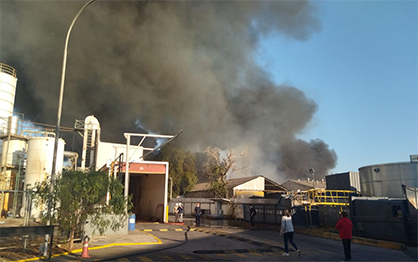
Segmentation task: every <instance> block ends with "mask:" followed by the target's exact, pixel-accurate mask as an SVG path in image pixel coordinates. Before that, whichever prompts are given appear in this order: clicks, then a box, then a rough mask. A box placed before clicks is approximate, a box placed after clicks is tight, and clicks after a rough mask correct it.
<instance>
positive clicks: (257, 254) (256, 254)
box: [249, 252, 263, 257]
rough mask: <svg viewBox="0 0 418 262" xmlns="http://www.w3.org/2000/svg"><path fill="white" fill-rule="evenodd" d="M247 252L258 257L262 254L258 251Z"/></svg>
mask: <svg viewBox="0 0 418 262" xmlns="http://www.w3.org/2000/svg"><path fill="white" fill-rule="evenodd" d="M249 254H251V255H254V256H258V257H262V256H263V255H261V254H259V253H254V252H249Z"/></svg>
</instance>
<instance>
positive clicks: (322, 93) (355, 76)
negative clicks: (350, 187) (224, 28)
mask: <svg viewBox="0 0 418 262" xmlns="http://www.w3.org/2000/svg"><path fill="white" fill-rule="evenodd" d="M313 3H314V4H315V5H316V6H317V8H318V17H319V19H320V20H321V21H322V30H321V31H320V32H319V33H317V34H315V35H313V36H312V37H311V38H310V39H308V40H307V41H305V42H299V41H296V40H290V39H287V38H284V37H281V36H277V35H276V36H269V37H268V38H266V39H264V40H263V42H262V43H261V44H260V47H259V50H258V55H259V57H258V61H259V63H260V65H262V66H263V68H265V69H266V70H267V71H268V72H269V73H270V74H271V76H272V78H273V80H274V81H275V82H276V83H277V84H282V83H287V84H290V85H292V86H295V87H297V88H299V89H300V90H302V91H304V92H305V94H306V95H307V97H308V98H310V99H312V100H314V101H315V102H316V103H317V105H318V111H317V113H316V114H315V115H314V118H313V119H312V121H311V122H310V123H309V126H308V127H307V129H306V130H305V132H304V133H302V134H300V135H299V137H300V138H302V139H304V140H310V139H315V138H320V139H322V140H324V141H325V142H326V143H327V144H328V145H329V147H330V148H332V149H334V150H335V151H336V153H337V155H338V164H337V167H336V168H335V169H334V170H332V172H331V173H340V172H346V171H358V168H359V167H362V166H367V165H373V164H382V163H392V162H403V161H409V155H411V154H417V153H418V139H417V138H418V130H417V129H418V128H417V123H418V115H417V106H418V103H417V101H418V95H417V86H418V83H417V60H418V59H417V45H418V44H417V39H418V36H417V13H418V12H417V11H418V8H417V2H416V1H314V2H313Z"/></svg>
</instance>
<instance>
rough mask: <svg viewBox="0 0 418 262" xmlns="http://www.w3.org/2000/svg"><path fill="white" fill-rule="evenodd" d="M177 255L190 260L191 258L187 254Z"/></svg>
mask: <svg viewBox="0 0 418 262" xmlns="http://www.w3.org/2000/svg"><path fill="white" fill-rule="evenodd" d="M179 257H182V258H184V259H186V260H192V259H193V258H192V257H191V256H188V255H179Z"/></svg>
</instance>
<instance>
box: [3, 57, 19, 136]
mask: <svg viewBox="0 0 418 262" xmlns="http://www.w3.org/2000/svg"><path fill="white" fill-rule="evenodd" d="M16 83H17V77H16V69H14V68H13V67H11V66H9V65H6V64H3V63H0V135H2V134H4V133H5V132H6V129H7V120H8V117H9V116H12V115H13V107H14V103H15V94H16Z"/></svg>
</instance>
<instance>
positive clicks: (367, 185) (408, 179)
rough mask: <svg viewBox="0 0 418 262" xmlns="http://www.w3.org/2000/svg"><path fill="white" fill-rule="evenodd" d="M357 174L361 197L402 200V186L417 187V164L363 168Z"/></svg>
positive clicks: (407, 163)
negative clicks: (369, 196)
mask: <svg viewBox="0 0 418 262" xmlns="http://www.w3.org/2000/svg"><path fill="white" fill-rule="evenodd" d="M359 172H360V187H361V193H362V194H363V195H371V196H375V197H389V198H403V197H404V192H403V189H402V185H405V186H407V187H418V162H401V163H388V164H379V165H372V166H364V167H360V168H359Z"/></svg>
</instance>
